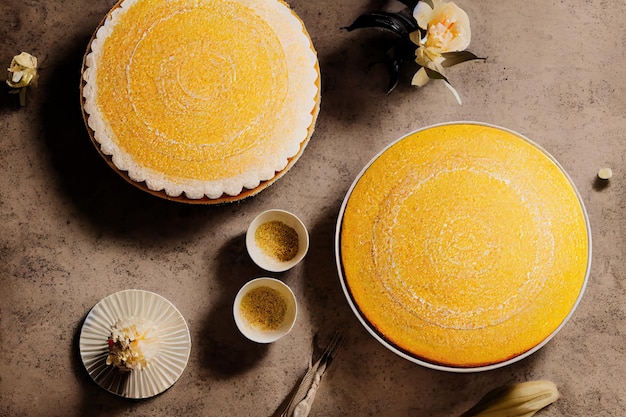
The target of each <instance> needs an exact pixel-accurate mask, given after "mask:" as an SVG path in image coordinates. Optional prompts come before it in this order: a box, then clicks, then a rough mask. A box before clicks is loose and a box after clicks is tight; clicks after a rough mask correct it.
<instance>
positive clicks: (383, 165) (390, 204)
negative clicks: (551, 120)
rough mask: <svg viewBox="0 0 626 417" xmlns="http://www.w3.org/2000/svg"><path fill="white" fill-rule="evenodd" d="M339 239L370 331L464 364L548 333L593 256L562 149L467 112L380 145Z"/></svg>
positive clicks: (415, 355) (343, 266)
mask: <svg viewBox="0 0 626 417" xmlns="http://www.w3.org/2000/svg"><path fill="white" fill-rule="evenodd" d="M336 243H337V246H336V252H337V262H338V267H339V270H340V275H341V278H342V285H343V287H344V291H345V292H346V296H347V298H348V301H349V303H350V304H351V306H352V308H353V310H354V311H355V313H356V315H357V317H358V318H359V319H360V320H361V322H362V323H363V324H364V325H365V327H366V328H367V329H368V330H369V331H370V333H372V334H373V335H374V336H375V337H376V338H377V339H378V340H379V341H381V342H382V343H383V344H384V345H386V346H387V347H388V348H390V349H391V350H392V351H395V352H396V353H398V354H400V355H401V356H403V357H405V358H407V359H409V360H412V361H414V362H416V363H420V364H423V365H426V366H430V367H434V368H440V369H444V370H459V371H467V370H484V369H490V368H493V367H498V366H503V365H505V364H507V363H511V362H513V361H515V360H519V359H521V358H522V357H525V356H526V355H528V354H530V353H532V352H534V351H535V350H537V349H539V348H540V347H541V346H543V345H544V344H545V343H546V342H547V341H548V340H549V339H550V338H551V337H552V336H553V335H554V334H555V333H556V332H557V331H558V330H559V329H560V328H561V326H562V325H563V324H564V323H565V322H566V320H567V319H568V318H569V316H570V315H571V313H572V312H573V310H574V309H575V307H576V305H577V303H578V301H579V299H580V297H581V296H582V293H583V291H584V287H585V285H586V282H587V276H588V269H589V265H590V256H591V255H590V251H591V235H590V232H589V227H588V221H587V215H586V212H585V209H584V206H583V205H582V202H581V200H580V197H579V195H578V193H577V191H576V189H575V188H574V186H573V184H572V182H571V180H570V179H569V177H568V176H567V175H566V174H565V173H564V171H563V170H562V169H561V167H560V166H559V165H558V163H557V162H556V161H555V160H554V159H553V158H552V157H551V156H549V155H548V154H547V153H546V152H545V151H543V150H542V149H540V148H539V147H538V146H537V145H535V144H533V143H532V142H531V141H529V140H527V139H526V138H524V137H523V136H521V135H518V134H516V133H514V132H511V131H509V130H506V129H503V128H499V127H495V126H489V125H483V124H475V123H456V124H444V125H437V126H433V127H430V128H426V129H424V130H421V131H417V132H415V133H412V134H410V135H408V136H406V137H404V138H402V139H400V140H398V141H397V142H395V143H393V144H392V145H390V146H389V147H388V148H386V149H385V150H384V151H383V152H382V153H380V154H379V155H378V156H377V157H376V158H374V159H373V160H372V162H371V163H370V164H369V165H368V166H367V167H366V168H365V169H364V170H363V172H362V173H361V174H360V176H359V177H358V178H357V180H356V181H355V182H354V184H353V186H352V188H351V189H350V191H349V192H348V195H347V196H346V199H345V201H344V205H343V206H342V211H341V214H340V216H339V221H338V227H337V242H336Z"/></svg>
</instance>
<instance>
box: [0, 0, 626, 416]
mask: <svg viewBox="0 0 626 417" xmlns="http://www.w3.org/2000/svg"><path fill="white" fill-rule="evenodd" d="M457 3H458V4H459V5H460V6H461V7H463V8H464V9H465V10H466V11H467V12H468V14H469V16H470V19H471V22H472V29H473V37H472V43H471V45H470V48H469V49H470V50H471V51H473V52H475V53H477V54H478V55H480V56H484V57H486V58H487V60H486V61H485V62H469V63H464V64H462V65H459V66H456V67H453V68H451V69H450V70H449V72H448V76H449V79H450V81H451V82H452V83H453V84H454V85H455V86H456V88H457V90H458V92H459V93H460V95H461V96H462V98H463V105H462V106H459V105H458V104H457V103H456V102H455V100H454V98H453V96H452V95H451V94H450V93H449V92H448V90H447V89H446V88H445V86H444V85H442V84H441V83H440V82H439V83H438V82H433V83H430V84H429V85H427V86H426V87H424V88H422V89H420V90H417V89H414V88H412V87H410V86H408V79H409V77H410V74H404V75H403V78H402V80H401V84H400V86H399V87H398V88H397V90H396V91H394V92H393V93H392V94H390V95H386V94H385V87H386V83H387V78H386V74H385V71H384V69H383V68H382V67H381V66H374V67H372V68H371V69H370V70H369V71H368V70H367V69H368V65H369V64H370V63H372V62H374V61H376V60H377V59H378V58H379V57H380V54H381V50H380V49H377V48H376V46H378V45H380V42H379V39H380V36H381V33H380V32H377V31H369V30H364V31H356V32H352V33H348V32H346V31H343V30H341V29H340V28H341V27H343V26H346V25H349V24H350V23H351V22H352V21H353V20H354V19H355V18H356V17H357V16H358V15H359V14H360V13H363V12H365V11H370V10H377V9H381V8H383V7H387V6H390V7H396V8H397V7H398V5H399V3H389V4H387V3H386V2H384V1H374V0H346V1H343V2H336V1H329V0H317V1H305V0H292V1H291V4H292V7H293V8H294V9H295V11H296V12H297V13H298V14H299V15H300V16H301V18H302V19H303V21H304V22H305V24H306V26H307V28H308V30H309V32H310V34H311V37H312V39H313V42H314V44H315V47H316V49H317V52H318V54H319V59H320V64H321V71H322V78H323V80H322V83H323V99H322V109H321V113H320V117H319V120H318V125H317V130H316V132H315V134H314V136H313V139H312V140H311V142H310V144H309V146H308V147H307V149H306V151H305V153H304V154H303V156H302V158H301V159H300V160H299V161H298V163H297V164H296V165H295V166H294V168H293V169H292V170H291V171H289V173H288V174H287V175H286V176H285V177H284V178H282V179H280V180H279V181H278V182H277V183H276V184H274V185H272V186H271V187H270V188H268V189H267V190H265V191H263V192H262V193H261V194H259V195H258V196H256V197H254V198H252V199H249V200H246V201H243V202H241V203H236V204H230V205H225V206H219V207H204V206H202V207H197V206H187V205H181V204H176V203H170V202H167V201H163V200H161V199H158V198H156V197H153V196H150V195H147V194H144V193H142V192H141V191H139V190H137V189H135V188H134V187H132V186H131V185H129V184H127V183H126V182H125V181H124V180H122V179H120V177H119V176H118V175H117V174H115V173H114V172H112V170H111V169H110V168H109V167H108V166H107V165H106V163H105V162H104V161H103V160H102V159H101V158H100V156H99V155H98V153H97V152H96V150H95V149H94V148H93V146H92V144H91V142H90V139H89V136H88V134H87V132H86V130H85V127H84V125H83V121H82V118H81V113H80V107H79V91H78V88H79V80H80V66H81V59H82V56H83V53H84V51H85V48H86V45H87V42H88V40H89V38H90V36H91V34H92V32H93V30H94V28H95V27H96V26H97V25H98V23H99V22H100V20H101V19H102V17H103V16H104V15H105V13H106V12H107V10H108V9H109V8H110V7H111V6H112V5H113V4H114V1H113V0H92V1H84V0H53V1H45V2H44V1H37V0H22V1H17V0H2V1H1V2H0V39H2V41H1V42H0V63H1V65H2V66H8V65H9V62H10V61H11V58H12V56H13V55H15V54H17V53H19V52H21V51H28V52H31V53H33V54H35V55H37V56H38V57H39V58H40V60H41V67H42V68H41V77H40V79H39V84H38V86H37V88H34V89H31V91H29V97H28V105H27V107H25V108H18V107H16V106H15V102H14V100H13V99H14V98H15V97H14V96H9V95H8V94H7V90H6V88H5V86H3V87H0V343H1V346H2V354H1V355H0V415H2V416H16V417H17V416H46V417H51V416H81V415H84V416H106V417H111V416H133V417H139V416H153V417H155V416H269V415H272V414H273V413H274V411H275V410H276V409H277V408H278V406H279V404H280V403H281V401H283V399H284V398H285V397H286V395H287V394H288V393H289V391H290V390H291V388H292V387H293V385H294V384H295V383H296V381H297V380H298V378H299V377H300V376H301V375H302V373H303V372H304V371H305V369H306V367H307V365H308V360H309V357H310V355H311V354H312V352H313V351H314V349H316V348H317V347H319V345H320V344H323V343H324V341H325V340H327V339H328V335H329V334H330V333H331V332H332V331H333V330H334V329H335V328H338V327H343V328H346V329H347V330H346V332H347V333H346V336H347V338H346V339H347V340H346V344H345V347H344V349H343V350H342V352H341V353H340V356H339V357H338V358H337V360H336V361H335V362H334V363H333V365H332V367H331V369H330V370H329V372H328V373H327V375H326V377H325V379H324V381H323V383H322V388H321V390H320V392H319V393H318V397H317V399H316V402H315V405H314V407H313V411H312V415H313V416H389V417H399V416H416V417H417V416H419V417H422V416H435V417H450V416H456V415H460V414H461V412H462V411H463V410H465V409H466V408H468V407H469V406H470V405H471V404H472V403H473V402H474V401H475V400H477V399H478V398H479V397H480V396H481V395H482V394H483V393H484V392H485V391H487V390H489V389H491V388H493V387H495V386H498V385H501V384H504V383H509V382H515V381H522V380H528V379H539V378H545V379H550V380H552V381H554V382H556V383H557V385H558V386H559V388H560V391H561V394H562V398H561V399H560V400H559V401H558V402H557V403H556V404H555V405H553V406H551V407H549V408H548V409H546V410H544V411H542V412H541V414H540V415H541V416H545V417H548V416H567V417H575V416H581V417H582V416H623V415H624V410H626V391H625V390H624V386H625V384H626V373H625V372H624V364H625V363H626V339H625V338H626V320H625V318H626V293H625V292H626V290H625V281H624V280H625V279H626V277H625V276H624V275H625V272H626V265H625V263H624V259H625V258H626V211H625V205H626V191H625V184H626V179H625V178H624V174H625V167H626V164H625V158H626V141H625V138H626V119H625V117H624V114H625V112H626V76H625V75H626V74H625V69H624V64H625V63H626V59H625V56H624V54H625V51H626V3H625V2H624V1H623V0H586V1H581V0H547V1H539V0H528V1H525V2H510V1H497V0H482V1H470V0H458V1H457ZM454 120H476V121H481V122H488V123H493V124H497V125H501V126H504V127H507V128H510V129H513V130H516V131H518V132H520V133H522V134H524V135H526V136H528V137H529V138H531V139H533V140H534V141H536V142H537V143H539V144H540V145H542V146H543V147H544V148H545V149H547V150H548V151H549V152H550V153H551V154H552V155H554V156H555V157H556V158H557V159H558V161H559V162H560V163H561V164H562V165H563V167H564V168H565V169H566V170H567V172H568V173H569V174H570V176H571V177H572V179H573V181H574V182H575V184H576V185H577V187H578V189H579V191H580V194H581V196H582V198H583V200H584V203H585V205H586V207H587V210H588V213H589V218H590V222H591V227H592V231H593V239H594V240H593V264H592V269H591V275H590V279H589V285H588V287H587V291H586V294H585V296H584V298H583V300H582V302H581V304H580V306H579V308H578V310H577V311H576V313H575V314H574V316H573V317H572V319H571V320H570V321H569V322H568V324H567V325H566V326H565V327H564V328H563V330H562V331H561V332H560V333H559V334H558V335H557V336H556V337H555V338H554V339H553V340H552V341H551V342H550V343H549V344H548V345H546V346H545V347H544V348H543V349H541V350H540V351H539V352H537V353H536V354H534V355H532V356H531V357H529V358H527V359H525V360H523V361H521V362H519V363H517V364H514V365H512V366H508V367H505V368H502V369H499V370H496V371H491V372H486V373H478V374H451V373H444V372H439V371H433V370H429V369H425V368H422V367H420V366H418V365H414V364H412V363H410V362H408V361H406V360H404V359H402V358H400V357H398V356H396V355H395V354H393V353H391V352H389V351H388V350H386V349H385V348H384V347H383V346H381V345H380V344H379V343H378V342H376V341H375V340H374V339H373V338H372V337H371V336H370V335H369V334H368V333H367V332H366V331H365V330H364V329H363V328H362V327H361V325H360V324H359V322H358V321H357V320H356V318H355V317H354V315H353V314H352V312H351V311H350V309H349V307H348V305H347V303H346V301H345V299H344V296H343V293H342V290H341V287H340V284H339V281H338V277H337V272H336V267H335V260H334V252H333V237H334V230H335V221H336V217H337V213H338V210H339V207H340V204H341V201H342V199H343V196H344V194H345V192H346V190H347V189H348V187H349V186H350V184H351V182H352V180H353V179H354V178H355V176H356V175H357V174H358V173H359V171H360V170H361V168H362V167H363V166H364V165H365V164H366V163H367V162H368V161H369V160H370V158H371V157H372V156H374V155H375V154H376V153H378V152H379V151H380V150H381V149H382V148H383V147H385V146H386V145H387V144H389V143H390V142H391V141H393V140H395V139H396V138H398V137H399V136H402V135H404V134H405V133H408V132H410V131H412V130H415V129H418V128H421V127H424V126H427V125H431V124H434V123H438V122H445V121H454ZM604 166H609V167H611V168H613V172H614V176H613V178H612V179H611V180H610V183H609V185H608V186H606V187H600V186H599V184H598V183H597V182H596V181H595V176H596V173H597V171H598V169H599V168H601V167H604ZM268 208H282V209H287V210H290V211H293V212H294V213H297V214H298V215H299V216H300V217H301V218H302V219H303V220H304V222H305V223H306V224H307V225H308V227H309V230H310V234H311V249H310V253H309V255H308V257H307V258H306V259H305V261H304V263H302V264H300V265H299V266H298V267H296V268H295V269H293V270H291V271H289V272H286V273H283V274H278V277H279V278H281V279H283V280H285V281H286V282H287V283H288V284H289V285H290V286H291V287H292V288H293V289H294V291H295V293H296V295H297V297H298V300H299V303H300V314H299V317H298V322H297V324H296V326H295V328H294V330H293V332H292V333H291V334H290V335H289V336H287V337H285V338H284V339H281V340H280V341H279V342H277V343H275V344H271V345H267V346H266V345H255V344H252V343H251V342H248V341H247V340H245V339H244V338H243V337H242V336H241V335H240V334H239V333H238V332H237V330H236V328H235V327H234V324H233V320H232V315H231V303H232V300H233V298H234V296H235V293H236V291H237V290H238V288H239V287H240V286H241V285H242V284H243V283H244V282H245V281H247V280H249V279H251V278H254V277H257V276H261V275H267V273H264V272H263V271H262V270H260V269H258V268H257V267H255V266H254V265H253V264H252V262H251V261H250V259H249V258H248V256H247V254H246V252H245V248H244V239H243V238H244V233H245V230H246V227H247V224H248V223H249V222H250V221H251V220H252V219H253V218H254V216H256V214H258V213H259V212H261V211H263V210H265V209H268ZM273 276H276V274H273ZM128 288H141V289H146V290H151V291H155V292H157V293H159V294H161V295H163V296H164V297H166V298H168V299H169V300H171V301H172V302H173V303H174V304H175V305H176V306H177V307H178V308H179V310H180V311H181V312H182V314H183V315H184V316H185V318H186V319H187V321H188V324H189V327H190V331H191V337H192V341H193V348H192V351H191V357H190V360H189V363H188V366H187V368H186V370H185V372H184V374H183V375H182V377H181V378H180V380H179V381H178V382H177V383H176V384H175V385H174V386H173V387H172V388H171V389H170V390H168V391H166V392H165V393H163V394H162V395H160V396H157V397H156V398H152V399H149V400H145V401H129V400H125V399H122V398H118V397H115V396H113V395H111V394H109V393H107V392H106V391H104V390H103V389H101V388H100V387H98V386H97V385H96V384H95V383H93V382H92V381H91V379H90V377H89V376H88V375H87V373H86V371H85V370H84V368H83V366H82V364H81V362H80V358H79V353H78V348H77V340H78V334H79V331H80V327H81V324H82V321H83V319H84V318H85V315H86V314H87V313H88V311H89V309H90V308H91V307H92V306H93V305H94V304H96V303H97V302H98V301H99V300H101V299H102V298H103V297H105V296H107V295H109V294H111V293H113V292H116V291H119V290H122V289H128ZM316 333H319V339H317V338H314V335H315V334H316Z"/></svg>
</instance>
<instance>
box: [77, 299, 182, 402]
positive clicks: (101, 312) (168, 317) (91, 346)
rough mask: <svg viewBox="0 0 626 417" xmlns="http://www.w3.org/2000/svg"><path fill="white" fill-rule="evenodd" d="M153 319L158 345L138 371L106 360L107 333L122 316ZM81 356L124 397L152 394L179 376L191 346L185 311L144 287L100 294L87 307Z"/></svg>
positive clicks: (92, 371)
mask: <svg viewBox="0 0 626 417" xmlns="http://www.w3.org/2000/svg"><path fill="white" fill-rule="evenodd" d="M129 318H136V319H138V320H145V321H149V322H151V323H152V324H153V325H154V326H155V327H156V331H155V336H157V337H158V339H159V351H158V353H157V354H156V356H155V357H154V358H153V359H152V360H151V361H150V363H149V365H148V366H147V367H146V368H145V369H143V370H140V371H130V372H122V371H120V370H118V369H117V368H116V367H114V366H111V365H107V364H106V358H107V354H108V343H107V339H108V337H109V336H110V335H111V329H112V327H113V326H114V325H115V323H117V322H118V321H119V320H122V319H129ZM79 348H80V356H81V359H82V361H83V364H84V365H85V368H86V369H87V372H88V373H89V375H90V376H91V378H93V380H94V381H95V382H96V383H97V384H98V385H100V386H101V387H102V388H104V389H106V390H107V391H109V392H111V393H113V394H116V395H119V396H121V397H126V398H134V399H141V398H149V397H153V396H155V395H157V394H160V393H162V392H163V391H165V390H167V389H168V388H170V387H171V386H172V385H174V383H175V382H176V381H177V380H178V378H180V376H181V375H182V373H183V371H184V370H185V367H186V366H187V361H188V359H189V353H190V352H191V336H190V335H189V328H188V327H187V322H186V321H185V319H184V317H183V316H182V315H181V314H180V312H179V311H178V309H176V307H175V306H174V305H173V304H172V303H171V302H169V301H168V300H166V299H165V298H163V297H162V296H160V295H158V294H155V293H153V292H150V291H144V290H124V291H119V292H116V293H113V294H111V295H109V296H108V297H106V298H104V299H102V300H101V301H100V302H99V303H97V304H96V305H95V306H94V307H93V308H92V309H91V311H90V312H89V314H88V315H87V317H86V318H85V322H84V323H83V327H82V329H81V333H80V339H79Z"/></svg>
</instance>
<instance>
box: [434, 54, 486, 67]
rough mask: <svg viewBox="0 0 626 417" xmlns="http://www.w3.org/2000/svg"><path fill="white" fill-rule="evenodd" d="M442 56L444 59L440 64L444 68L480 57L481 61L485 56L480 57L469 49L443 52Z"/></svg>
mask: <svg viewBox="0 0 626 417" xmlns="http://www.w3.org/2000/svg"><path fill="white" fill-rule="evenodd" d="M441 56H442V57H443V58H444V61H443V62H442V63H441V66H442V67H444V68H447V67H451V66H453V65H457V64H460V63H462V62H466V61H472V60H475V59H482V60H483V61H484V60H485V59H487V58H481V57H478V56H476V55H474V54H473V53H471V52H470V51H458V52H444V53H442V54H441Z"/></svg>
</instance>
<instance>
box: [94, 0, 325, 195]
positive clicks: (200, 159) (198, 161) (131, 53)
mask: <svg viewBox="0 0 626 417" xmlns="http://www.w3.org/2000/svg"><path fill="white" fill-rule="evenodd" d="M85 67H86V68H85V71H84V75H83V78H84V80H85V82H86V84H85V86H84V88H83V95H84V98H85V103H84V108H85V111H86V113H87V114H88V115H89V117H88V123H89V126H90V127H91V129H93V131H94V136H95V139H96V140H97V142H99V144H100V147H101V150H102V152H103V153H105V154H107V155H111V156H112V159H113V163H114V164H115V166H116V167H117V168H119V169H120V170H122V171H127V172H128V175H129V176H130V178H131V179H133V180H134V181H137V182H142V181H145V182H146V184H147V186H148V188H150V189H152V190H165V192H166V193H167V194H168V195H170V196H178V195H180V194H181V193H185V195H186V196H187V197H189V198H202V197H204V196H208V197H209V198H218V197H220V196H221V195H222V194H224V193H225V194H228V195H237V194H239V193H240V192H241V191H242V189H243V188H247V189H253V188H255V187H256V186H258V185H259V183H260V182H261V181H265V180H269V179H271V178H272V177H274V175H275V174H276V172H279V171H281V170H282V169H284V168H285V167H286V166H287V164H288V160H289V158H291V157H293V156H295V155H296V154H298V152H299V151H300V150H301V146H302V144H303V143H304V142H305V141H306V140H307V139H308V137H309V135H310V133H311V131H310V127H311V126H312V125H313V124H314V122H315V120H314V119H315V117H316V112H315V109H316V106H317V101H318V100H319V91H318V83H319V80H318V78H319V73H318V69H317V57H316V54H315V51H314V49H313V47H312V45H311V41H310V38H309V37H308V34H307V33H306V31H305V29H304V26H303V25H302V22H301V21H300V19H299V18H298V17H297V16H296V15H295V14H294V13H293V12H292V11H291V9H290V8H289V7H288V6H287V5H286V4H285V3H283V2H281V1H278V0H213V1H209V0H167V1H166V0H125V1H123V2H121V3H120V4H119V7H116V8H114V9H113V10H112V11H111V13H110V14H109V16H108V17H107V19H106V21H105V22H104V24H103V25H102V26H101V28H100V29H99V30H98V32H97V34H96V36H95V38H94V39H93V41H92V43H91V53H90V54H89V55H88V56H87V58H86V60H85Z"/></svg>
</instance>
